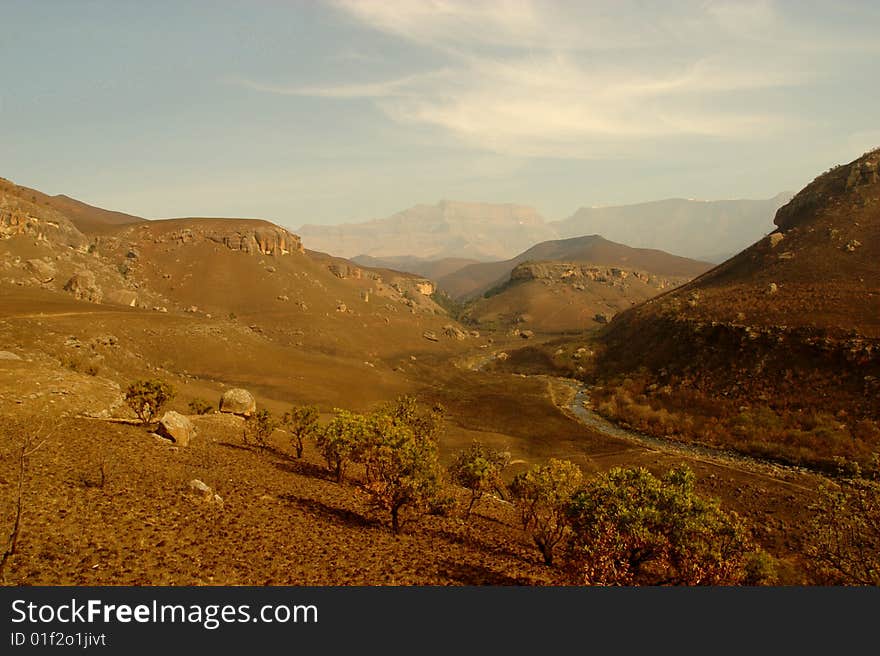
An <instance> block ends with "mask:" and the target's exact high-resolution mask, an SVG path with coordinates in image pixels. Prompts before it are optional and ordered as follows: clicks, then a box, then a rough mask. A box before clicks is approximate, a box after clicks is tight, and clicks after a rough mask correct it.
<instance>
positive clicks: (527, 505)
mask: <svg viewBox="0 0 880 656" xmlns="http://www.w3.org/2000/svg"><path fill="white" fill-rule="evenodd" d="M582 480H583V474H582V473H581V470H580V468H579V467H578V466H577V465H575V464H574V463H571V462H569V461H567V460H557V459H555V458H551V459H550V461H549V462H548V463H547V464H546V465H542V466H535V467H532V469H530V470H529V471H527V472H523V473H522V474H518V475H517V476H516V478H514V479H513V483H512V484H511V492H513V495H514V497H515V498H516V500H517V505H518V506H519V509H520V515H521V518H522V525H523V529H524V530H525V531H526V532H528V533H529V534H530V535H531V537H532V540H533V541H534V543H535V545H536V546H537V547H538V550H539V551H540V552H541V555H542V556H543V557H544V562H545V563H546V564H547V565H552V564H553V556H554V551H555V549H556V547H557V546H558V545H559V544H560V543H561V542H562V541H563V540H565V538H566V537H567V536H568V534H569V532H570V529H569V525H568V515H567V510H568V505H569V502H570V500H571V497H572V495H573V494H574V493H575V491H577V489H578V487H579V486H580V484H581V481H582Z"/></svg>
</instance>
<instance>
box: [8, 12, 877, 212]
mask: <svg viewBox="0 0 880 656" xmlns="http://www.w3.org/2000/svg"><path fill="white" fill-rule="evenodd" d="M3 23H4V27H5V29H4V37H3V39H2V41H0V59H2V61H3V62H4V66H3V67H2V71H0V89H2V91H0V144H2V147H0V172H2V175H4V176H6V177H9V178H11V179H14V180H16V181H17V182H19V183H21V184H25V185H29V186H32V187H35V188H38V189H41V190H44V191H46V192H48V193H65V192H75V193H76V195H77V197H78V198H81V199H83V200H86V201H88V202H91V203H94V204H96V205H99V206H101V207H108V208H113V209H120V210H123V211H126V212H130V213H133V214H137V215H140V216H146V217H166V216H187V215H191V216H241V215H245V216H259V217H264V218H267V219H271V220H273V221H276V222H278V223H280V224H282V225H285V226H288V227H297V226H300V225H303V224H305V223H311V224H322V223H325V224H326V223H339V222H343V221H363V220H367V219H371V218H378V217H384V216H388V215H390V214H392V213H394V212H396V211H399V210H401V209H404V208H406V207H410V206H412V205H416V204H418V203H435V202H437V201H438V200H440V199H457V200H468V201H483V202H505V203H521V204H526V205H531V206H534V207H536V208H537V209H538V211H540V212H541V213H542V215H544V216H545V217H547V218H548V219H550V220H554V219H563V218H566V217H568V216H570V215H571V214H572V213H574V212H575V211H576V210H577V209H578V208H579V207H582V206H591V205H601V204H612V203H614V204H621V203H636V202H643V201H649V200H655V199H661V198H669V197H683V198H701V199H722V198H769V197H772V196H773V195H774V194H776V193H778V192H780V191H784V190H794V189H799V188H801V187H802V186H803V185H804V184H805V183H807V182H809V181H810V180H811V179H812V178H813V177H814V176H815V175H816V172H817V171H821V170H824V169H826V168H827V166H828V162H844V161H849V160H851V159H852V158H853V157H856V156H858V155H859V154H861V153H862V152H864V150H865V149H866V148H867V147H869V146H871V145H876V144H878V143H880V131H878V128H877V125H876V122H875V119H876V112H872V111H868V110H867V109H866V108H869V107H876V106H877V104H878V100H880V90H878V87H877V85H876V84H874V83H873V81H874V80H875V78H876V70H875V64H876V61H877V56H878V54H880V45H878V39H877V38H876V29H877V26H878V24H880V8H878V6H877V5H876V4H875V3H868V2H866V3H854V2H851V3H833V4H832V3H804V2H797V3H776V2H744V3H736V4H734V3H715V2H702V1H701V2H680V3H675V4H674V5H673V4H670V3H662V4H659V5H655V6H643V5H642V4H641V3H624V2H613V3H595V4H590V5H585V4H584V3H568V2H559V3H550V2H540V3H537V2H534V3H533V2H527V1H510V2H496V3H486V4H483V3H480V4H474V3H469V2H451V1H449V2H433V3H414V2H381V3H378V2H376V3H365V2H364V3H356V2H327V3H306V2H271V3H269V2H266V3H259V4H252V3H237V2H211V3H197V2H174V3H171V2H153V3H142V2H137V3H135V2H119V1H113V2H100V1H96V2H78V3H69V2H41V3H32V2H7V3H4V9H3Z"/></svg>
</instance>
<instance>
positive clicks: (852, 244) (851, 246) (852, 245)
mask: <svg viewBox="0 0 880 656" xmlns="http://www.w3.org/2000/svg"><path fill="white" fill-rule="evenodd" d="M861 245H862V242H860V241H858V240H857V239H851V240H849V241H848V242H846V246H844V247H843V250H845V251H846V252H847V253H852V252H854V251H855V250H856V249H857V248H858V247H859V246H861Z"/></svg>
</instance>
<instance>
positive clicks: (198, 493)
mask: <svg viewBox="0 0 880 656" xmlns="http://www.w3.org/2000/svg"><path fill="white" fill-rule="evenodd" d="M189 491H190V494H192V495H193V496H195V497H196V498H198V499H199V500H201V501H204V502H205V503H211V504H215V505H218V506H222V505H223V499H221V498H220V495H219V494H215V493H214V490H212V489H211V487H210V486H209V485H207V484H206V483H204V482H203V481H200V480H199V479H197V478H194V479H192V480H191V481H190V482H189Z"/></svg>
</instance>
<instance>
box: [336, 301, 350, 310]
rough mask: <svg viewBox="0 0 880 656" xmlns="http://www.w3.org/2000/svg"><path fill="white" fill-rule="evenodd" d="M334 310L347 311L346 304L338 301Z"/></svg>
mask: <svg viewBox="0 0 880 656" xmlns="http://www.w3.org/2000/svg"><path fill="white" fill-rule="evenodd" d="M336 311H337V312H348V306H347V305H346V304H345V303H339V304H338V305H337V306H336Z"/></svg>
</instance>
